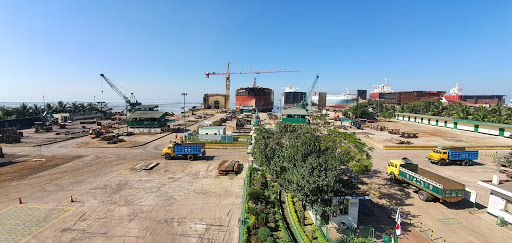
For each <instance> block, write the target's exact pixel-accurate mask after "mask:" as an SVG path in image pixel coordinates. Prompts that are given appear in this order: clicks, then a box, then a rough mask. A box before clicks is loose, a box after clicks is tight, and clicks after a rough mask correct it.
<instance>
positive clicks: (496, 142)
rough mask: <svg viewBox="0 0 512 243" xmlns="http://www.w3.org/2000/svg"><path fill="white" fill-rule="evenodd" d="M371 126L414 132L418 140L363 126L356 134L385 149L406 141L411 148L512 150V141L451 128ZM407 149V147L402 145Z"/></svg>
mask: <svg viewBox="0 0 512 243" xmlns="http://www.w3.org/2000/svg"><path fill="white" fill-rule="evenodd" d="M373 125H382V126H386V127H387V128H388V129H400V131H401V132H405V131H407V132H416V133H418V138H401V137H400V136H399V135H392V134H389V133H388V132H387V131H376V130H372V129H370V128H369V126H365V127H364V130H362V131H361V130H360V131H358V132H365V133H367V134H366V136H361V137H362V138H363V139H365V140H369V141H371V142H372V143H374V145H377V146H381V147H383V146H384V147H386V146H388V147H389V146H390V145H397V144H396V143H395V142H396V141H397V140H408V141H411V142H412V143H413V144H412V146H409V147H413V146H418V145H419V146H431V147H436V146H445V147H447V146H453V147H477V148H478V147H479V148H487V149H503V148H512V139H510V138H503V137H498V136H493V135H486V134H479V133H474V132H468V131H461V130H454V129H451V128H444V127H436V126H433V125H426V124H416V123H412V122H405V121H397V120H390V121H384V122H377V123H373ZM402 146H405V147H407V146H408V145H402Z"/></svg>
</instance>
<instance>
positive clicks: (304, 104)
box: [301, 74, 320, 109]
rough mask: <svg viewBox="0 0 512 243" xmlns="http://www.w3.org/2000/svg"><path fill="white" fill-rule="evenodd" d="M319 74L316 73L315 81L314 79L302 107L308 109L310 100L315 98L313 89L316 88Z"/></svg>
mask: <svg viewBox="0 0 512 243" xmlns="http://www.w3.org/2000/svg"><path fill="white" fill-rule="evenodd" d="M319 77H320V76H318V74H317V75H316V78H315V81H313V84H312V85H311V88H310V89H309V92H308V93H307V97H305V100H303V101H302V102H301V106H302V108H304V109H306V108H307V106H308V105H309V102H310V101H311V98H313V91H314V90H315V87H316V84H317V83H318V78H319Z"/></svg>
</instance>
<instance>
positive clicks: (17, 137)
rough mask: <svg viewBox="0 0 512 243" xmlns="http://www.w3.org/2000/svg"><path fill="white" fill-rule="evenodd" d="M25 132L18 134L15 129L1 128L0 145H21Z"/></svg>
mask: <svg viewBox="0 0 512 243" xmlns="http://www.w3.org/2000/svg"><path fill="white" fill-rule="evenodd" d="M21 137H23V132H21V131H20V132H18V131H17V130H16V129H15V128H1V129H0V143H7V144H13V143H21Z"/></svg>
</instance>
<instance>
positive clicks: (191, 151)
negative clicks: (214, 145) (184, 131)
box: [162, 142, 206, 160]
mask: <svg viewBox="0 0 512 243" xmlns="http://www.w3.org/2000/svg"><path fill="white" fill-rule="evenodd" d="M204 148H205V145H204V143H185V144H180V143H176V142H174V143H171V144H169V146H167V148H164V149H163V150H162V156H164V158H165V159H166V160H171V159H173V158H182V159H188V160H195V159H197V157H198V156H203V157H204V156H205V155H206V150H205V149H204Z"/></svg>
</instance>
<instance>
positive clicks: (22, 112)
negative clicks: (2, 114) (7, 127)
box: [14, 103, 30, 118]
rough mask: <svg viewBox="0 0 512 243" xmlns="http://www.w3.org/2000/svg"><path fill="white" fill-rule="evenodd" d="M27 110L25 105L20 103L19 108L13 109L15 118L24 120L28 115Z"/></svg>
mask: <svg viewBox="0 0 512 243" xmlns="http://www.w3.org/2000/svg"><path fill="white" fill-rule="evenodd" d="M29 112H30V110H29V108H28V105H27V104H26V103H21V105H20V106H18V107H15V108H14V113H15V114H16V118H25V117H27V116H28V115H29Z"/></svg>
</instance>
